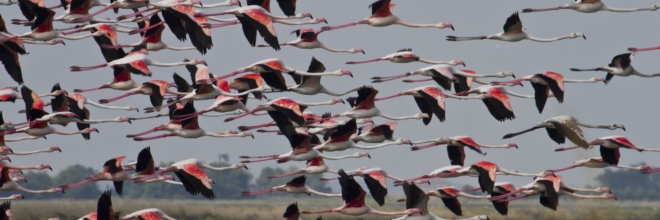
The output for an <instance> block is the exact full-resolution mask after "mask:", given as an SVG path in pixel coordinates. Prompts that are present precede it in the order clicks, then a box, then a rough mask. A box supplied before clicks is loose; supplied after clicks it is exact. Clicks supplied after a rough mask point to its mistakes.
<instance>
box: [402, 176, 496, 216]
mask: <svg viewBox="0 0 660 220" xmlns="http://www.w3.org/2000/svg"><path fill="white" fill-rule="evenodd" d="M403 192H404V193H405V194H406V199H405V200H406V208H407V209H413V208H414V209H417V210H419V213H416V214H415V213H412V214H405V215H404V216H402V217H400V218H396V219H395V220H405V219H409V220H438V219H443V218H440V217H438V216H436V215H435V214H433V213H431V212H429V211H428V202H429V196H428V195H426V194H427V193H425V192H424V191H422V189H420V188H419V187H418V186H417V185H415V184H414V183H413V184H408V183H407V182H404V184H403ZM488 219H489V218H488V216H485V215H479V216H474V217H471V218H463V219H461V220H488Z"/></svg>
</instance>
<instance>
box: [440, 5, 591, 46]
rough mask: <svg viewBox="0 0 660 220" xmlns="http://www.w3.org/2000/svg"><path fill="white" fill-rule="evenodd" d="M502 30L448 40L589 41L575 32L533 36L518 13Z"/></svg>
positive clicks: (515, 13) (507, 21) (508, 19)
mask: <svg viewBox="0 0 660 220" xmlns="http://www.w3.org/2000/svg"><path fill="white" fill-rule="evenodd" d="M502 28H503V29H504V32H502V33H498V34H491V35H488V36H478V37H457V36H451V35H449V36H447V40H448V41H466V40H483V39H489V40H499V41H507V42H518V41H521V40H525V39H527V40H531V41H536V42H553V41H559V40H563V39H569V38H578V37H582V38H584V39H585V40H586V39H587V37H585V36H584V34H582V33H580V32H574V33H571V34H568V35H564V36H561V37H555V38H548V39H543V38H537V37H534V36H531V35H529V34H527V33H525V32H524V31H523V25H522V21H520V16H519V15H518V12H514V13H513V14H512V15H511V16H509V18H507V19H506V23H504V26H503V27H502Z"/></svg>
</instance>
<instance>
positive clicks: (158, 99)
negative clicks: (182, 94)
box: [99, 73, 178, 106]
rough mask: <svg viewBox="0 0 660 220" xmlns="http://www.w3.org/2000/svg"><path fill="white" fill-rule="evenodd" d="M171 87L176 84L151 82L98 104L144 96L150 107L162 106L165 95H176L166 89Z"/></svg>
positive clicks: (161, 81)
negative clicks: (133, 96) (146, 96)
mask: <svg viewBox="0 0 660 220" xmlns="http://www.w3.org/2000/svg"><path fill="white" fill-rule="evenodd" d="M127 74H128V73H127ZM171 86H176V84H173V83H168V82H166V81H163V80H151V81H149V82H145V83H142V85H141V86H138V87H135V88H134V89H133V90H131V91H130V92H127V93H124V94H123V95H120V96H117V97H114V98H108V99H101V100H99V103H101V104H107V103H110V102H114V101H117V100H120V99H123V98H126V97H129V96H131V95H137V94H144V95H148V96H149V100H150V101H151V105H152V106H160V105H162V104H163V99H164V96H165V94H166V93H173V94H178V92H175V91H171V90H169V89H168V88H169V87H171Z"/></svg>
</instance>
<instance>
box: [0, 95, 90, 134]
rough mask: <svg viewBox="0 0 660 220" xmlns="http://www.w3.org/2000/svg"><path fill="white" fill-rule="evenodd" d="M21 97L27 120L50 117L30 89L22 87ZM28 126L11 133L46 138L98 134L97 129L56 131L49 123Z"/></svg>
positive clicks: (43, 122) (41, 102) (42, 103)
mask: <svg viewBox="0 0 660 220" xmlns="http://www.w3.org/2000/svg"><path fill="white" fill-rule="evenodd" d="M60 91H63V90H60ZM21 96H22V97H23V99H24V101H25V109H27V114H26V118H27V120H28V121H29V122H31V121H33V120H37V119H40V118H42V117H43V116H45V115H48V113H47V112H45V111H44V102H43V101H42V100H41V98H39V96H38V95H37V94H36V93H34V92H33V91H32V90H31V89H30V88H28V87H27V86H23V87H21ZM28 124H29V126H28V127H25V128H21V129H17V130H16V131H12V132H11V133H26V134H28V135H31V136H38V137H39V136H46V135H48V134H60V135H75V134H89V133H90V132H93V131H96V132H98V130H97V129H96V128H87V129H84V130H82V131H74V132H64V131H60V130H57V129H54V128H53V127H51V126H48V122H47V121H41V122H37V123H28ZM2 134H7V131H5V132H4V133H2Z"/></svg>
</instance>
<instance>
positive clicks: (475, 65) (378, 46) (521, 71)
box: [0, 0, 660, 186]
mask: <svg viewBox="0 0 660 220" xmlns="http://www.w3.org/2000/svg"><path fill="white" fill-rule="evenodd" d="M371 2H372V1H367V0H363V1H346V0H343V1H337V0H335V1H298V7H297V12H310V13H312V14H313V15H314V16H315V17H325V18H326V19H327V20H328V21H329V22H330V25H340V24H344V23H347V22H352V21H358V20H360V19H363V18H365V17H368V16H369V15H370V9H369V8H368V7H367V6H368V5H369V4H370V3H371ZM394 2H395V3H396V4H397V5H396V7H394V10H393V12H394V14H396V15H398V16H399V17H400V18H401V19H402V20H405V21H408V22H411V23H439V22H449V23H452V24H453V25H454V27H455V28H456V31H451V30H450V29H434V28H425V29H415V28H408V27H403V26H390V27H381V28H375V27H370V26H367V25H362V26H357V27H349V28H345V29H341V30H336V31H330V32H325V33H322V34H321V35H320V37H319V40H321V41H322V42H323V43H324V44H326V45H327V46H329V47H333V48H339V49H348V48H352V47H359V48H363V49H364V50H365V51H366V55H363V54H347V53H332V52H328V51H324V50H320V49H314V50H302V49H298V48H295V47H289V46H286V47H282V50H281V51H274V50H272V49H270V48H252V47H250V46H249V44H248V43H247V42H246V40H245V39H244V37H243V34H242V33H241V27H240V25H235V26H230V27H224V28H218V29H213V30H212V34H213V43H214V47H213V48H212V49H211V50H210V51H209V53H208V54H206V55H201V54H199V53H198V52H197V51H178V52H175V51H160V52H151V53H150V58H152V59H154V60H158V61H161V62H178V61H181V60H183V59H184V58H188V59H204V60H206V61H207V63H208V65H209V67H210V68H211V72H212V73H215V74H226V73H229V72H231V71H234V70H236V69H238V68H241V67H244V66H247V65H249V64H251V63H253V62H256V61H259V60H262V59H266V58H275V57H277V58H280V59H282V60H283V61H284V62H285V63H286V64H287V65H289V66H291V67H294V68H297V69H301V70H306V69H307V66H308V64H309V61H310V60H311V58H312V56H315V57H316V58H317V59H319V60H320V61H321V62H323V63H324V64H325V65H326V67H327V68H328V70H329V71H333V70H336V69H340V68H341V69H347V70H350V71H352V72H353V74H354V76H355V78H349V77H345V76H344V77H336V76H329V77H324V79H323V84H324V85H325V86H326V88H328V89H330V90H333V91H344V90H347V89H351V88H354V87H357V86H360V85H364V84H370V80H369V78H371V77H373V76H389V75H394V74H402V73H405V72H408V71H413V70H416V69H419V68H423V67H426V66H428V65H427V64H424V63H409V64H395V63H389V62H379V63H370V64H362V65H346V64H344V63H345V62H346V61H355V60H364V59H371V58H375V57H381V56H384V55H386V54H389V53H393V52H395V51H397V50H399V49H402V48H409V47H410V48H413V52H415V53H416V54H418V55H419V56H421V57H424V58H426V59H430V60H452V59H460V60H463V61H465V62H466V63H467V65H468V66H467V68H466V69H471V70H475V71H476V72H477V73H478V74H493V73H496V72H498V71H513V72H514V73H515V74H516V76H518V77H523V76H526V75H530V74H535V73H540V72H543V71H555V72H559V73H562V74H564V77H565V78H566V79H588V78H591V77H595V76H598V77H604V76H605V73H603V72H599V73H596V72H580V73H577V72H570V71H569V68H571V67H581V68H590V67H598V66H605V65H607V64H608V63H609V61H610V60H611V58H612V57H613V56H615V55H617V54H620V53H625V52H626V48H627V47H631V46H634V47H648V46H657V45H658V44H660V42H658V41H657V40H654V39H657V38H656V37H655V35H657V34H658V32H657V31H651V30H650V28H655V27H656V26H654V25H652V22H651V21H654V20H655V19H656V18H657V13H660V12H637V13H611V12H598V13H595V14H583V13H578V12H575V11H569V10H565V11H552V12H541V13H531V14H521V20H522V22H523V25H524V27H525V28H526V31H527V32H528V33H529V34H531V35H533V36H536V37H540V38H551V37H556V36H561V35H566V34H569V33H571V32H582V33H584V34H585V35H586V36H587V40H583V39H582V38H578V39H569V40H563V41H559V42H553V43H538V42H531V41H522V42H517V43H508V42H500V41H488V40H484V41H469V42H448V41H445V36H446V35H457V36H473V35H488V34H495V33H499V32H501V31H502V25H503V24H504V21H505V20H506V18H507V17H508V16H509V15H511V13H513V12H515V11H519V10H521V9H523V8H527V7H532V8H539V7H541V8H543V7H551V6H558V5H564V4H566V3H570V2H571V1H569V0H566V1H522V0H515V1H478V2H477V1H432V0H417V1H394ZM57 3H59V2H57V1H50V0H49V1H46V5H49V6H51V5H54V4H57ZM205 3H206V2H205ZM209 3H211V2H209ZM243 3H244V2H243ZM607 3H609V5H610V6H613V7H619V8H630V7H646V6H650V5H653V4H656V3H658V2H657V1H650V0H639V1H634V2H627V1H608V2H607ZM272 4H273V6H272V9H273V13H274V14H278V15H281V14H282V12H281V10H280V9H279V8H278V7H277V6H276V4H275V3H272ZM99 9H101V8H100V7H95V8H93V9H92V10H91V11H96V10H99ZM226 9H229V8H214V9H205V10H204V12H219V11H223V10H226ZM0 12H1V13H2V16H3V18H4V19H5V21H7V22H8V26H7V27H8V29H9V30H10V31H12V32H14V33H23V32H27V31H29V29H28V28H27V27H22V26H17V25H11V24H9V21H10V20H11V19H14V18H20V19H24V18H23V16H22V15H21V14H20V11H19V10H18V6H17V5H12V6H2V7H0ZM56 12H57V15H56V16H60V15H61V14H62V13H63V10H62V9H57V10H56ZM129 12H130V10H121V11H120V14H128V13H129ZM116 16H117V15H115V14H113V13H112V12H106V13H103V14H102V15H100V16H98V17H99V18H115V17H116ZM227 18H230V17H227ZM324 25H325V24H318V25H305V26H287V25H282V24H276V25H275V29H276V30H277V32H278V33H279V41H280V42H288V41H291V40H294V39H295V35H289V32H291V31H293V30H296V29H299V28H305V27H313V28H315V29H319V28H321V27H322V26H324ZM68 26H69V24H63V23H56V27H58V28H61V27H68ZM85 34H86V33H85ZM163 38H164V40H163V41H164V42H166V43H168V44H170V45H172V46H189V45H191V44H190V42H178V41H177V40H176V38H174V36H173V34H172V33H171V32H170V31H169V30H165V32H164V33H163ZM139 40H140V37H139V35H132V36H129V35H127V34H123V33H120V34H119V42H120V43H121V44H129V43H135V42H138V41H139ZM258 43H259V44H263V43H264V41H263V40H262V39H259V40H258ZM26 47H27V51H28V52H30V54H29V55H23V56H20V61H21V64H22V67H23V75H24V78H25V82H26V84H25V85H27V86H29V87H30V88H32V89H33V90H35V91H36V92H37V93H45V92H48V91H50V88H51V87H52V85H53V84H54V83H58V82H59V83H60V84H61V85H62V87H63V88H64V89H66V90H69V91H70V92H72V91H73V89H75V88H90V87H95V86H98V85H101V84H103V83H107V82H109V81H110V80H112V70H111V69H110V68H103V69H98V70H93V71H86V72H70V71H69V66H72V65H81V66H89V65H96V64H99V63H102V62H103V61H104V59H103V57H102V55H101V53H100V51H99V48H98V46H97V45H96V43H95V42H94V40H93V39H92V38H87V39H83V40H78V41H67V45H66V46H62V45H57V46H43V45H26ZM658 56H660V52H645V53H641V54H638V55H637V56H636V57H635V60H634V62H633V65H634V66H635V68H636V69H637V70H639V71H640V72H643V73H655V72H658V68H657V63H656V64H653V63H655V61H656V60H657V57H658ZM150 68H151V70H152V71H153V77H152V78H148V77H142V76H137V75H133V77H134V80H135V81H136V82H138V83H141V82H145V81H148V80H151V79H162V80H167V81H172V77H171V76H172V73H173V72H178V73H179V74H182V75H183V76H186V77H184V78H186V79H189V78H188V77H187V75H188V72H187V70H186V69H185V68H184V67H183V66H180V67H171V68H160V67H150ZM3 72H4V71H3ZM421 78H422V77H410V79H421ZM286 79H287V81H289V82H290V83H293V81H292V80H291V78H289V77H288V76H286ZM510 79H511V78H506V79H497V80H510ZM488 80H489V81H490V79H488ZM493 80H495V79H493ZM658 81H660V79H654V78H648V79H647V78H639V77H628V78H623V77H614V79H613V80H612V81H611V83H610V84H609V85H604V84H603V83H597V84H566V89H565V91H566V96H565V100H564V103H563V104H558V103H557V101H556V100H555V99H550V100H548V102H547V104H546V108H545V111H544V112H543V114H538V111H537V110H536V107H535V104H534V101H533V100H531V99H530V100H526V99H519V98H515V97H511V105H512V106H513V109H514V112H515V114H516V116H517V118H516V119H515V120H513V121H506V122H498V121H496V120H495V119H494V118H493V117H492V116H491V115H490V114H489V113H488V111H487V109H486V107H485V106H484V104H483V103H482V102H481V101H478V100H455V99H448V100H447V101H446V105H447V120H446V121H445V122H443V123H440V122H439V121H438V120H437V119H435V118H434V119H433V121H432V122H431V123H430V124H429V125H428V126H424V125H423V123H422V122H421V120H407V121H400V122H399V125H398V126H397V129H396V131H395V133H394V136H395V138H409V139H411V140H420V139H430V138H437V137H441V136H442V137H452V136H457V135H469V136H471V137H472V138H473V139H474V140H475V141H477V142H480V143H483V144H491V145H495V144H503V143H506V142H516V143H517V144H518V146H519V147H520V149H518V150H516V149H485V150H484V151H486V152H488V155H487V156H482V155H479V154H477V153H475V152H473V151H469V150H466V155H467V157H466V160H465V162H466V164H472V163H474V162H477V161H480V160H488V161H492V162H495V163H497V164H498V165H500V166H502V167H505V168H509V169H517V170H518V171H520V172H534V173H537V172H541V171H543V170H547V169H556V168H562V167H565V166H569V165H572V164H573V162H574V161H575V160H578V159H582V158H585V157H593V156H598V155H599V153H598V149H597V148H596V149H592V150H590V151H585V150H582V149H579V150H574V151H570V152H554V151H553V149H555V148H557V147H569V146H572V145H570V143H568V144H564V145H561V146H558V145H557V144H556V143H554V142H553V141H552V140H550V138H548V137H547V135H546V133H545V131H543V130H537V131H534V132H532V133H529V134H526V135H522V136H519V137H516V138H513V139H509V140H502V139H501V138H502V136H503V135H504V134H506V133H510V132H513V131H519V130H522V129H527V128H529V127H530V126H533V125H535V124H536V123H538V122H541V121H542V120H545V119H547V118H550V117H554V116H557V115H564V114H570V115H573V116H575V117H577V118H579V119H580V120H582V121H584V122H587V123H592V124H611V123H621V124H624V125H625V126H626V128H627V129H628V131H626V132H624V131H622V130H616V131H610V130H596V129H584V131H585V136H586V138H587V139H588V140H589V141H590V140H593V139H595V138H598V137H602V136H609V135H624V136H626V137H628V138H629V139H630V140H631V141H632V142H633V143H635V144H636V145H638V146H641V147H646V148H654V147H658V146H655V145H653V143H655V142H654V137H653V136H652V135H653V133H655V132H651V133H649V131H653V130H656V129H657V127H658V125H657V124H658V123H659V122H660V118H658V117H653V116H652V115H656V114H657V112H658V111H659V110H660V106H658V105H657V104H653V103H645V101H646V100H644V99H641V98H639V97H652V96H651V95H650V94H654V93H657V92H658V89H657V88H656V89H653V87H654V86H656V85H657V82H658ZM423 85H433V86H437V84H435V83H434V82H433V81H429V82H428V83H416V84H405V83H402V82H401V81H400V80H396V81H391V82H386V83H381V84H373V86H374V87H375V88H376V89H379V90H380V95H381V96H385V95H391V94H393V93H397V92H401V91H404V90H407V89H411V88H415V87H418V86H423ZM7 86H16V83H15V82H13V80H11V78H10V77H9V76H8V75H7V74H5V73H3V74H0V87H7ZM512 90H513V91H515V92H517V93H524V94H530V95H531V94H533V89H532V87H531V86H530V84H529V83H525V87H522V88H520V87H516V88H513V89H512ZM123 93H124V92H123V91H114V90H101V91H94V92H89V93H84V95H85V96H86V97H87V98H89V99H91V100H94V101H98V100H99V99H102V98H110V97H115V96H118V95H121V94H123ZM352 95H355V94H352ZM268 96H269V98H277V97H282V96H287V97H291V98H294V99H296V100H300V101H307V102H314V101H327V100H329V99H330V98H331V97H330V96H327V95H316V96H302V95H297V94H293V93H284V94H268ZM348 96H349V95H347V96H345V97H343V98H346V97H348ZM634 97H638V98H634ZM47 99H49V98H47ZM46 101H47V100H46ZM212 102H213V101H212V100H206V101H197V102H196V103H195V104H196V108H197V110H200V109H204V108H207V107H208V106H209V105H210V104H211V103H212ZM111 104H112V105H117V106H125V105H134V106H138V107H139V108H141V109H142V108H144V107H147V106H149V105H150V103H149V98H148V97H147V96H141V95H136V96H132V97H129V98H126V99H123V100H120V101H117V102H114V103H111ZM257 104H259V101H256V100H250V101H249V106H248V107H250V108H252V107H254V106H256V105H257ZM377 106H378V107H379V108H380V109H381V110H382V111H383V112H384V113H386V114H389V115H393V116H403V115H412V114H415V113H418V112H419V109H418V108H417V105H416V104H415V102H414V101H413V99H412V98H411V97H404V98H397V99H392V100H388V101H381V102H378V103H377ZM23 108H24V104H23V102H22V101H20V100H19V101H17V102H16V103H15V104H12V103H0V109H2V111H3V112H4V117H5V120H6V121H11V122H16V123H18V122H22V121H24V120H25V117H24V115H22V114H18V113H17V111H18V110H20V109H23ZM87 108H89V109H90V111H91V118H92V119H102V118H114V117H116V116H120V115H126V116H130V117H139V116H146V114H144V113H136V112H126V111H121V110H105V109H99V108H96V107H94V106H87ZM48 109H49V110H50V107H48ZM309 110H311V111H313V112H315V113H319V114H320V113H323V112H326V111H331V112H333V113H342V112H344V111H347V110H350V107H349V106H348V105H341V104H338V105H335V106H328V107H326V106H324V107H312V108H310V109H309ZM649 116H651V117H649ZM166 121H167V119H166V118H160V119H152V120H141V121H135V122H133V124H127V123H126V124H115V123H112V124H101V125H97V126H96V127H97V128H98V129H99V130H100V131H101V133H99V134H96V133H94V134H92V139H91V140H89V141H84V140H83V138H82V137H81V136H80V135H75V136H58V135H49V136H48V140H43V139H40V140H34V141H23V142H13V143H8V146H10V147H12V148H13V149H14V150H16V151H28V150H35V149H43V148H46V147H48V146H59V147H61V148H62V150H63V153H50V154H38V155H31V156H13V157H12V159H13V160H14V164H17V165H33V164H38V163H47V164H50V165H52V166H53V168H54V169H55V171H58V170H60V169H62V168H64V167H66V166H68V165H73V164H76V163H79V164H83V165H85V166H93V167H94V168H96V169H98V170H100V169H101V168H102V165H103V163H104V162H105V161H106V160H108V159H110V158H113V157H117V156H122V155H123V156H127V159H126V161H133V160H135V159H136V158H137V153H138V152H139V151H140V150H141V149H142V148H144V147H146V146H151V147H152V153H153V155H154V159H155V160H156V161H179V160H183V159H187V158H199V159H203V160H206V161H215V160H217V158H218V155H219V154H229V155H230V158H231V159H230V162H231V163H236V162H239V161H240V159H239V158H238V156H240V155H267V154H281V153H285V152H288V151H289V150H290V147H289V144H288V141H287V140H286V138H285V137H284V136H276V135H273V134H272V133H270V134H261V133H255V138H256V139H254V140H253V139H251V138H225V139H216V138H211V137H203V138H199V139H182V138H178V137H170V138H167V139H160V140H154V141H145V142H136V141H133V140H132V139H129V138H125V135H126V134H130V133H137V132H141V131H144V130H147V129H150V128H152V127H154V126H157V125H159V124H162V123H165V122H166ZM269 121H271V119H270V118H269V117H268V116H261V117H254V116H250V117H246V118H242V119H239V120H236V121H233V122H230V123H224V122H223V118H206V117H204V118H203V119H202V120H201V123H200V124H201V127H202V128H204V129H205V130H208V131H226V130H230V129H231V130H235V129H236V128H237V126H239V125H255V124H261V123H265V122H269ZM374 121H375V122H376V123H377V124H380V123H383V122H387V121H388V120H385V119H383V118H374ZM54 127H56V128H57V129H62V130H67V131H73V130H75V129H76V127H75V125H73V124H71V125H69V126H68V127H65V128H63V127H61V126H57V125H55V126H54ZM158 134H160V133H158ZM19 136H21V135H11V136H8V137H19ZM354 152H356V151H355V150H347V151H344V152H332V153H328V154H329V155H333V156H338V155H346V154H352V153H354ZM369 153H370V154H371V156H372V159H367V158H360V159H348V160H341V161H327V164H329V166H330V167H331V168H332V169H340V168H345V169H355V168H357V167H361V166H369V167H381V168H384V169H385V170H387V171H389V172H390V173H391V174H392V175H395V176H399V177H401V178H412V177H415V176H419V175H422V174H426V173H428V172H430V171H432V170H434V169H436V168H439V167H443V166H447V165H449V160H448V158H447V156H446V150H445V148H444V147H436V148H431V149H427V150H423V151H420V152H411V151H410V150H409V146H407V145H401V146H389V147H386V148H381V149H376V150H372V151H369ZM654 158H657V154H654V153H651V152H648V153H647V152H645V153H639V152H637V151H632V150H622V155H621V161H620V164H624V165H631V164H634V163H639V162H642V161H645V162H649V163H650V165H651V166H654V165H656V166H660V164H654V161H657V160H654ZM304 165H305V164H304V162H289V163H286V164H282V165H277V164H276V163H275V162H274V161H270V162H262V163H256V164H249V167H250V171H251V172H254V174H255V175H257V174H258V172H259V171H260V170H261V168H262V167H264V166H278V167H282V168H286V167H289V166H297V167H304ZM55 171H54V172H55ZM601 172H602V170H600V169H589V168H579V169H575V170H571V171H566V172H562V173H561V174H562V175H564V181H565V182H567V183H569V184H571V185H578V186H581V185H584V184H587V183H592V182H593V177H595V176H596V175H597V174H599V173H601ZM640 175H641V174H640ZM326 176H327V175H326ZM450 180H451V181H452V182H453V183H454V184H457V185H458V184H463V183H469V184H472V185H477V184H478V183H477V179H476V178H468V177H461V178H456V179H450ZM436 181H437V180H436ZM497 181H508V182H513V183H515V184H517V185H518V186H522V185H523V184H526V183H528V182H530V181H531V178H524V177H510V176H498V178H497ZM359 182H362V181H359ZM434 182H435V181H434ZM333 184H335V183H333Z"/></svg>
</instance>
